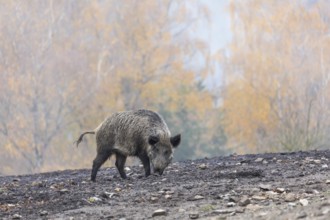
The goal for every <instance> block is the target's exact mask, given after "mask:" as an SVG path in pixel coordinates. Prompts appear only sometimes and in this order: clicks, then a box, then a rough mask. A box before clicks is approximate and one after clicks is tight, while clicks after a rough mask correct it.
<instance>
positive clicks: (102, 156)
mask: <svg viewBox="0 0 330 220" xmlns="http://www.w3.org/2000/svg"><path fill="white" fill-rule="evenodd" d="M110 156H111V152H98V153H97V155H96V158H95V159H94V161H93V169H92V175H91V180H92V181H93V182H94V181H95V179H96V174H97V171H98V170H99V169H100V167H101V166H102V164H103V163H104V162H105V161H106V160H107V159H108V158H109V157H110Z"/></svg>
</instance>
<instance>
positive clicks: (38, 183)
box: [31, 181, 43, 187]
mask: <svg viewBox="0 0 330 220" xmlns="http://www.w3.org/2000/svg"><path fill="white" fill-rule="evenodd" d="M42 185H43V184H42V182H40V181H33V182H32V184H31V186H39V187H42Z"/></svg>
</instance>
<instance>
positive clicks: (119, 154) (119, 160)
mask: <svg viewBox="0 0 330 220" xmlns="http://www.w3.org/2000/svg"><path fill="white" fill-rule="evenodd" d="M85 134H95V135H96V145H97V155H96V158H95V159H94V161H93V167H92V174H91V180H92V181H95V179H96V174H97V171H98V170H99V168H100V167H101V166H102V164H103V163H104V162H105V161H106V160H107V159H108V158H110V156H111V155H113V154H115V155H116V167H117V169H118V171H119V174H120V176H121V178H123V179H126V178H127V177H126V173H125V171H124V166H125V162H126V158H127V157H128V156H136V157H138V158H140V160H141V162H142V164H143V167H144V170H145V175H146V176H149V175H150V163H151V165H152V166H153V168H154V172H157V173H159V174H160V175H162V174H163V172H164V169H165V168H166V167H167V166H168V165H169V163H170V162H171V161H172V158H173V148H176V147H178V145H179V144H180V142H181V134H178V135H175V136H173V137H171V133H170V130H169V129H168V127H167V125H166V123H165V121H164V119H163V118H162V117H161V116H160V115H159V114H158V113H156V112H153V111H150V110H145V109H141V110H135V111H125V112H118V113H115V114H113V115H111V116H110V117H108V118H106V119H105V120H104V121H103V122H102V123H101V124H100V125H99V126H98V127H97V128H95V129H94V130H93V131H86V132H84V133H82V134H81V135H80V137H79V138H78V140H77V141H76V144H77V147H78V145H79V143H80V142H81V141H82V139H83V136H84V135H85Z"/></svg>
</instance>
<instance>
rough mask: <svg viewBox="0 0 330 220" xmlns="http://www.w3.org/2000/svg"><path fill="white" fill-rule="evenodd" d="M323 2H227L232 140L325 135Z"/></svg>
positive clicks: (307, 142)
mask: <svg viewBox="0 0 330 220" xmlns="http://www.w3.org/2000/svg"><path fill="white" fill-rule="evenodd" d="M322 4H325V3H324V2H322V1H320V2H317V3H316V2H315V3H313V4H307V3H303V2H299V1H290V2H283V1H267V2H264V1H258V0H255V1H249V3H247V2H244V1H240V2H237V1H236V2H232V3H231V14H232V18H233V23H232V24H233V25H232V28H233V32H234V41H233V43H232V46H231V47H230V49H231V56H230V58H229V59H228V60H227V63H226V66H225V68H226V76H227V84H226V94H225V98H224V108H225V111H226V116H227V119H226V120H227V129H226V130H227V132H228V134H229V135H230V137H231V138H230V141H231V143H233V146H234V145H235V144H238V145H239V144H245V145H247V146H248V149H249V150H251V149H252V150H254V151H256V150H258V148H259V149H262V147H263V148H264V147H265V146H266V148H267V149H268V150H269V149H270V150H274V149H278V148H277V147H278V146H281V147H282V149H284V150H292V149H307V148H309V147H313V146H317V145H319V144H320V143H323V142H324V141H325V139H324V138H323V136H322V133H323V132H325V131H326V130H322V129H325V128H326V127H328V126H329V125H328V124H327V123H326V120H325V119H326V118H329V116H330V114H329V111H328V110H326V109H324V108H321V106H323V105H324V104H325V103H330V97H329V95H328V94H326V93H325V92H324V91H325V90H323V89H324V88H326V87H328V85H325V84H324V83H325V82H327V80H326V77H325V75H326V74H324V70H325V68H329V67H328V64H325V63H324V61H325V60H324V58H325V54H327V53H326V52H325V51H324V48H328V46H327V43H326V39H327V37H326V35H325V33H324V29H325V26H328V24H327V22H326V21H325V20H324V19H322V17H323V15H322V14H323V13H324V11H323V10H322V8H321V7H320V6H321V5H322ZM326 5H327V4H326ZM251 11H253V12H254V13H251ZM327 55H329V54H327ZM320 64H322V65H320ZM321 85H324V86H321ZM322 103H323V104H322ZM320 112H322V114H321V115H322V116H321V115H319V114H320ZM242 150H243V152H244V151H245V152H246V151H247V150H244V149H242Z"/></svg>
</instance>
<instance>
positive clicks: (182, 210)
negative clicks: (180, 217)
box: [178, 208, 186, 212]
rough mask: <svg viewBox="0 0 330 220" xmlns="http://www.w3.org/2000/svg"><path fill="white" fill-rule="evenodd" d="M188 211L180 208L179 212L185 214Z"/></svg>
mask: <svg viewBox="0 0 330 220" xmlns="http://www.w3.org/2000/svg"><path fill="white" fill-rule="evenodd" d="M185 211H186V210H185V209H183V208H180V209H179V210H178V212H185Z"/></svg>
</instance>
